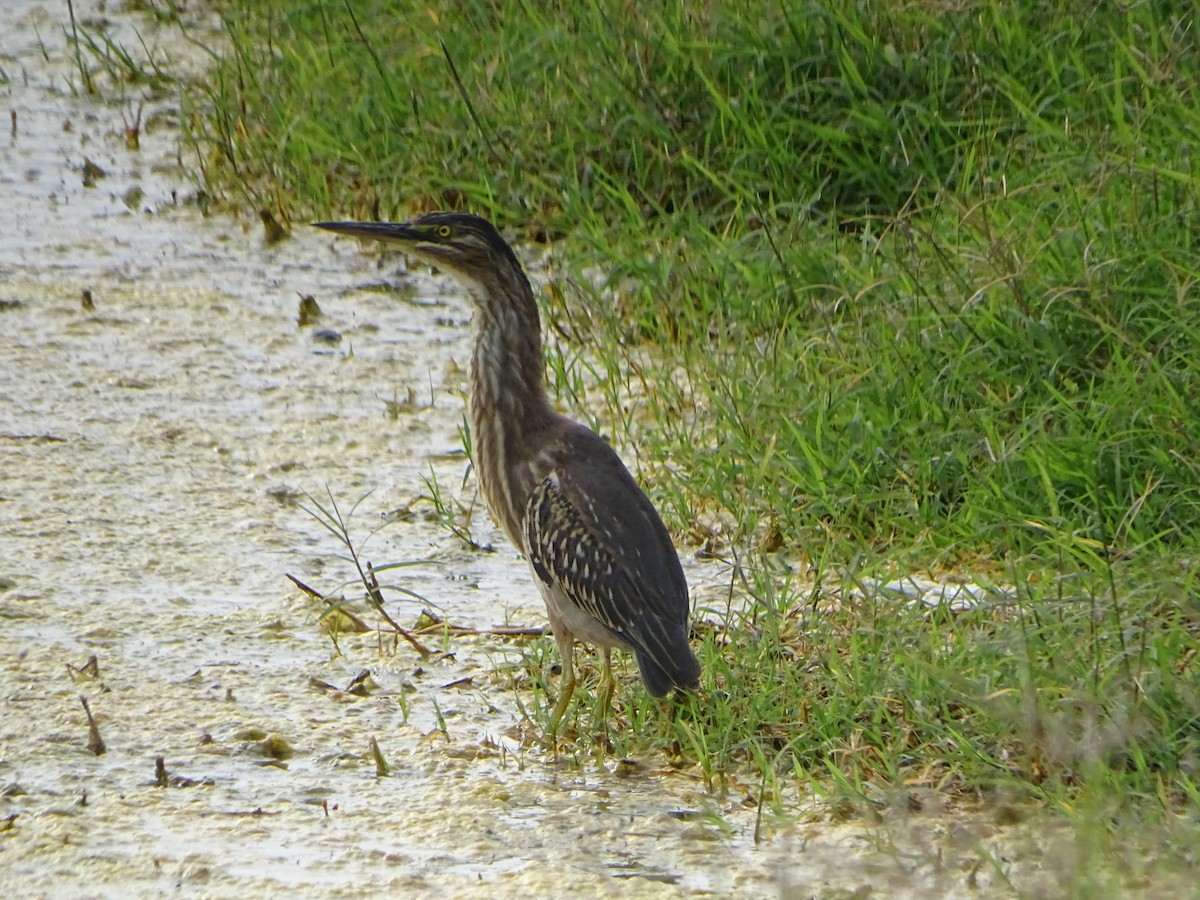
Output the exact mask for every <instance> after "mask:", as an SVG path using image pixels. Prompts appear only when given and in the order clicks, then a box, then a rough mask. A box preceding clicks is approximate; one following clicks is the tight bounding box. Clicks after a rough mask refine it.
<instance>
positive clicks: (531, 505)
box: [315, 212, 700, 734]
mask: <svg viewBox="0 0 1200 900" xmlns="http://www.w3.org/2000/svg"><path fill="white" fill-rule="evenodd" d="M315 224H316V226H317V227H318V228H324V229H326V230H327V231H334V232H337V233H339V234H345V235H352V236H354V237H358V238H373V239H375V240H380V241H388V242H393V243H398V244H400V245H402V246H403V247H404V250H405V252H406V253H407V254H408V255H410V256H412V257H415V258H417V259H420V260H422V261H424V262H427V263H430V264H432V265H433V266H436V267H437V268H438V269H441V270H442V271H445V272H448V273H450V274H451V275H453V276H455V277H456V278H457V279H458V281H459V283H460V284H462V286H463V287H464V288H465V289H466V291H467V293H468V294H469V295H470V297H471V301H472V303H473V305H474V310H475V312H474V328H475V338H474V349H473V351H472V355H471V398H470V403H469V413H470V414H469V421H470V430H471V441H472V445H473V447H474V461H475V466H476V475H477V477H478V479H479V486H480V489H481V491H482V493H483V496H484V499H485V500H486V502H487V505H488V508H489V509H490V510H491V513H492V516H493V517H494V518H495V519H496V522H497V523H498V524H499V525H500V527H501V528H502V529H503V530H504V532H505V534H507V535H508V537H509V540H511V541H512V542H513V543H514V544H515V545H516V546H517V547H519V548H521V549H522V550H523V551H524V552H525V557H526V559H527V560H528V561H529V567H530V568H531V569H532V570H533V574H534V577H535V579H536V581H537V585H538V588H539V589H540V590H541V594H542V599H544V600H545V601H546V611H547V613H548V615H549V619H550V627H551V629H552V630H553V632H554V639H555V642H556V644H557V645H558V650H559V653H560V654H561V655H562V662H563V681H562V688H561V690H560V692H559V697H558V702H557V703H556V704H555V707H554V711H553V713H552V715H551V719H550V732H551V733H552V734H553V733H555V732H557V730H558V725H559V723H560V721H561V720H562V717H563V714H564V713H565V712H566V710H567V706H568V704H569V703H570V700H571V695H572V693H573V691H574V689H575V669H574V665H573V656H574V641H575V639H580V640H583V641H588V642H590V643H592V644H595V645H597V646H599V647H600V648H601V649H602V652H603V657H604V668H603V672H602V675H601V704H602V707H601V708H602V709H605V710H606V709H607V706H608V703H609V701H610V700H611V697H612V692H613V689H614V685H613V680H612V668H611V667H612V648H613V647H620V648H623V649H625V650H628V651H631V652H632V653H633V654H634V656H635V657H636V658H637V662H638V669H639V670H640V672H641V676H642V683H643V684H645V686H646V690H647V691H649V692H650V693H651V694H653V695H654V696H656V697H664V696H666V695H667V694H668V693H669V692H670V691H671V690H672V689H683V690H690V689H694V688H696V687H697V686H698V684H699V680H700V663H699V662H697V660H696V657H695V655H694V654H693V653H692V649H691V647H690V646H689V645H688V612H689V602H688V590H687V582H686V580H685V579H684V575H683V569H682V568H681V567H680V565H679V556H678V554H677V553H676V552H675V547H674V546H673V545H672V543H671V538H670V536H669V535H668V534H667V529H666V527H665V526H664V525H663V523H662V520H661V519H660V518H659V516H658V513H657V512H656V511H655V509H654V506H653V505H652V504H651V503H650V501H649V500H648V499H647V498H646V495H645V494H644V493H642V490H641V489H640V488H639V487H638V485H637V483H636V482H635V481H634V480H633V477H632V476H631V475H630V474H629V470H628V469H626V468H625V465H624V464H623V463H622V462H621V460H620V458H619V457H618V456H617V454H616V453H615V452H614V451H613V449H612V448H611V447H610V446H609V445H608V444H607V443H606V442H605V441H604V440H603V439H602V438H600V437H599V436H598V435H597V434H596V433H595V432H593V431H591V430H590V429H589V428H586V427H584V426H583V425H580V424H579V423H577V422H573V421H571V420H570V419H568V418H566V417H565V416H562V415H559V414H558V413H557V412H555V411H554V409H553V408H552V407H551V404H550V398H549V397H548V396H547V394H546V389H545V386H544V382H543V368H544V366H543V359H542V338H541V323H540V320H539V318H538V309H537V304H536V302H535V301H534V298H533V290H532V289H531V288H530V286H529V279H528V278H527V277H526V275H525V272H524V270H523V269H522V268H521V264H520V263H519V262H518V261H517V257H516V254H514V253H513V251H512V248H511V247H509V245H508V244H507V243H505V241H504V239H503V238H502V237H500V234H499V233H498V232H497V231H496V229H495V228H494V227H492V225H491V224H490V223H489V222H487V221H485V220H484V219H481V218H479V217H478V216H473V215H467V214H464V213H453V212H432V213H426V214H424V215H421V216H418V217H417V218H415V219H412V220H411V221H409V222H404V223H391V222H318V223H315Z"/></svg>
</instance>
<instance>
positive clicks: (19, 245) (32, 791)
mask: <svg viewBox="0 0 1200 900" xmlns="http://www.w3.org/2000/svg"><path fill="white" fill-rule="evenodd" d="M75 10H76V15H77V16H79V17H80V18H81V19H87V18H88V17H98V16H100V15H101V14H102V13H101V9H100V5H99V4H92V5H91V6H90V7H89V5H88V4H85V3H76V4H75ZM103 15H104V16H106V17H107V21H108V25H107V26H106V27H107V28H109V29H110V31H109V33H110V34H112V35H114V37H115V38H116V39H117V40H120V41H121V42H123V43H124V44H125V45H127V46H130V47H136V46H138V45H139V41H144V42H145V44H146V46H147V47H149V48H150V49H151V51H152V52H159V53H162V54H164V55H165V56H167V57H169V56H171V54H176V53H178V54H187V53H189V52H194V49H195V48H194V47H192V48H191V49H190V50H189V47H188V46H187V45H181V44H180V43H179V39H178V36H177V35H174V34H172V33H171V32H170V31H168V30H163V31H159V30H157V29H156V26H155V25H154V24H153V23H151V22H148V21H146V20H143V19H139V18H137V17H136V16H134V15H132V14H123V13H121V12H120V10H116V9H109V8H105V9H104V11H103ZM65 17H66V11H65V4H64V5H63V8H62V9H59V7H58V6H57V5H53V4H42V3H33V2H25V0H22V2H17V3H16V4H15V6H14V7H13V12H12V15H11V17H10V24H9V26H8V31H7V32H6V34H5V36H4V38H3V40H2V42H0V53H2V57H3V66H4V68H5V70H6V71H7V72H8V73H9V76H10V82H9V83H8V84H7V85H6V86H5V90H4V93H5V94H6V99H7V100H8V101H9V105H10V107H11V109H12V111H13V120H12V121H13V128H12V132H11V133H10V134H8V135H7V136H0V168H2V170H3V175H2V176H0V194H2V196H3V198H4V204H5V206H6V219H7V220H8V225H7V226H6V227H5V228H4V229H3V230H2V233H0V347H2V351H0V352H2V354H3V359H2V361H0V894H3V895H4V896H10V897H16V896H22V897H52V896H65V895H67V896H69V895H74V896H81V897H92V896H118V895H119V896H122V897H129V896H158V895H161V894H163V893H166V892H169V891H170V892H178V891H182V892H184V893H185V894H188V895H203V896H250V895H265V894H266V893H268V892H275V891H280V890H283V891H290V892H292V894H293V895H295V896H316V895H320V896H376V895H379V894H382V893H383V892H385V891H390V892H393V893H399V894H401V895H406V894H409V895H418V896H419V895H422V894H437V895H438V896H491V895H500V896H512V895H516V894H518V893H520V894H523V895H525V896H533V897H538V896H554V895H559V894H561V893H563V892H564V891H566V890H567V889H568V887H569V890H570V891H571V893H572V894H574V895H575V896H599V895H601V894H604V895H607V894H608V893H609V892H611V891H613V890H621V891H622V892H623V893H625V894H628V895H631V896H664V897H666V896H681V895H685V894H686V895H691V894H700V895H705V894H707V895H714V896H830V897H834V896H850V895H858V894H857V893H856V892H860V891H864V890H867V891H878V892H881V893H883V894H884V895H887V896H906V895H907V896H931V895H942V894H945V895H954V894H956V893H959V892H962V891H964V890H971V889H974V890H985V891H996V892H1001V893H1003V892H1005V891H1008V890H1010V889H1011V887H1012V885H1013V884H1018V883H1019V884H1022V885H1023V886H1025V885H1027V886H1032V887H1033V889H1035V890H1036V889H1037V888H1038V886H1040V887H1041V888H1042V889H1048V888H1052V887H1053V885H1054V884H1055V883H1056V879H1057V878H1058V877H1059V875H1060V874H1061V873H1062V872H1063V871H1064V869H1065V868H1067V867H1065V866H1064V865H1063V863H1062V859H1061V858H1060V857H1058V856H1057V855H1056V853H1053V852H1048V851H1047V850H1046V848H1047V847H1050V846H1053V845H1055V844H1060V845H1064V846H1065V845H1066V844H1068V843H1069V838H1068V837H1066V836H1065V835H1064V836H1061V842H1060V841H1059V839H1056V838H1055V837H1054V835H1053V834H1052V833H1048V832H1046V831H1041V832H1038V831H1037V830H1036V829H1034V830H1030V829H1025V830H1022V829H1019V828H1005V827H1001V826H1000V825H998V824H996V823H995V822H994V820H993V817H992V816H990V815H988V814H981V815H978V816H970V815H966V814H964V813H956V814H954V815H946V816H942V815H936V814H934V815H928V816H919V815H917V816H908V815H906V814H903V813H902V812H900V811H894V812H892V813H888V814H885V816H884V817H883V818H881V819H878V820H872V821H862V820H857V819H851V820H849V821H838V822H835V821H834V820H833V819H832V817H831V814H830V812H829V810H828V809H827V808H826V807H825V806H824V805H823V804H821V803H820V802H817V801H816V800H814V801H813V802H812V808H811V812H809V813H807V814H803V815H797V816H796V817H794V818H791V819H789V820H788V821H782V822H779V821H774V820H773V819H771V817H770V816H769V815H768V816H766V817H765V819H766V820H765V821H763V820H762V819H760V817H759V815H758V810H757V806H756V803H755V797H754V793H753V790H752V787H751V788H745V787H738V786H736V784H735V786H734V787H733V788H731V789H730V790H728V791H725V792H723V793H720V794H713V793H709V792H708V791H706V789H705V786H704V784H703V782H702V780H701V779H700V777H699V775H698V774H696V773H694V772H690V771H687V770H686V769H685V770H676V769H672V768H669V767H666V766H665V765H662V764H661V761H658V760H643V761H636V763H635V764H633V765H630V764H628V763H625V762H622V761H618V760H612V759H604V758H603V757H599V756H595V755H592V754H585V755H584V758H583V761H582V763H578V762H577V761H576V759H575V758H574V757H571V756H566V755H561V756H560V755H556V754H554V753H551V752H548V751H546V750H544V749H542V748H540V747H538V746H536V745H535V744H530V743H528V742H526V741H523V740H521V739H520V727H521V713H520V708H521V704H522V697H521V696H520V695H519V693H520V690H521V688H520V686H519V685H516V686H514V679H513V677H512V674H511V672H512V665H513V663H514V662H515V661H516V660H517V658H518V656H519V653H520V648H519V646H518V645H516V644H514V642H512V641H508V640H504V639H501V638H498V637H493V636H488V635H486V634H485V635H481V636H448V637H442V636H438V635H434V636H426V637H424V638H422V639H423V640H426V641H427V642H428V643H429V644H430V645H431V648H432V649H434V650H435V652H434V653H433V654H432V655H431V656H430V657H429V658H426V659H422V658H421V657H420V656H418V655H417V654H416V653H415V652H414V651H413V650H412V649H411V648H409V647H408V646H407V645H405V644H403V643H401V644H399V645H398V646H393V645H392V644H391V643H389V642H385V641H383V640H381V639H380V638H379V636H378V635H377V634H375V633H366V634H360V635H353V634H342V635H341V636H340V637H339V638H338V642H337V649H335V646H334V643H333V642H332V641H331V639H330V638H329V637H328V636H327V635H326V634H324V633H323V631H322V627H321V622H320V621H319V620H318V617H319V613H320V609H319V605H318V604H316V603H314V602H313V601H312V600H311V598H309V597H307V596H306V595H305V594H304V593H303V592H301V591H299V590H297V589H295V588H294V586H293V585H292V584H291V583H290V582H289V581H287V579H286V578H285V575H286V574H292V575H294V576H296V577H297V578H299V579H301V580H302V581H304V582H305V583H308V584H311V585H313V586H314V587H317V588H319V589H321V590H329V589H331V588H332V587H334V586H336V585H337V584H339V583H341V582H345V581H348V580H350V579H351V578H352V577H353V569H352V568H351V567H350V565H349V564H348V563H347V562H346V561H345V560H344V559H343V558H342V556H341V554H342V552H343V548H342V547H340V545H339V544H338V543H337V541H336V540H335V539H334V537H333V536H332V535H330V534H329V533H328V532H327V531H326V530H325V529H323V528H322V526H321V525H320V523H319V522H317V521H316V520H315V519H314V518H313V517H312V516H311V515H310V514H308V513H307V512H305V510H304V509H303V505H304V504H305V502H306V501H305V494H306V493H307V494H310V495H313V496H315V497H317V498H322V499H324V498H327V497H328V496H330V495H332V497H334V498H336V499H337V501H338V502H339V504H341V505H342V507H343V508H348V507H350V506H353V505H354V503H355V502H356V501H357V500H359V499H360V498H362V497H364V496H366V495H369V496H368V497H367V499H366V500H365V501H364V502H363V503H362V504H361V505H360V506H359V507H358V509H357V511H356V513H355V517H354V518H352V519H351V523H350V524H351V530H352V533H353V534H354V535H355V536H356V537H357V538H358V539H359V540H360V541H362V540H364V539H365V538H366V536H367V535H368V534H370V533H371V532H372V531H373V530H375V528H376V527H377V526H378V525H379V524H380V523H381V519H380V516H381V515H382V514H383V513H385V512H387V511H391V510H397V509H409V510H413V511H414V512H413V514H411V515H407V516H404V517H402V520H401V521H396V522H394V523H393V524H390V525H388V526H387V527H386V528H384V529H383V530H381V531H379V533H378V534H376V535H374V536H373V537H371V539H370V541H369V542H367V543H366V545H365V549H364V557H365V558H368V559H371V560H373V561H374V562H375V563H377V564H382V563H385V562H392V561H399V560H423V561H424V562H422V564H420V565H415V566H412V567H409V568H405V569H403V570H399V571H400V573H401V574H398V575H395V576H394V578H395V580H397V581H401V582H402V584H403V586H404V587H405V588H407V589H409V590H411V591H413V592H415V593H417V594H420V595H421V596H422V597H425V598H428V600H429V601H430V603H432V604H436V605H437V607H438V608H439V611H440V614H442V615H444V616H445V617H446V619H447V620H449V621H452V622H454V623H455V624H458V625H463V626H467V627H473V628H477V629H481V630H484V631H486V630H487V629H489V628H491V627H492V626H497V625H506V624H516V625H541V624H543V623H544V621H545V617H544V612H543V610H542V609H541V608H540V603H539V600H538V596H537V593H536V591H535V590H534V588H533V585H532V583H531V582H530V580H529V576H528V573H527V570H526V567H525V564H524V562H523V561H522V560H520V559H519V557H518V556H517V554H516V553H515V552H514V551H513V549H512V548H511V547H509V546H507V545H506V544H505V543H504V542H503V539H502V538H501V537H500V536H499V534H498V532H496V531H495V530H494V529H493V528H492V526H491V524H490V523H489V522H487V521H486V518H485V517H484V516H483V514H482V510H481V508H480V511H479V513H478V514H477V515H476V517H475V519H474V521H473V523H472V528H473V530H474V532H475V534H476V535H477V536H478V537H480V538H482V541H481V542H482V543H490V544H492V545H494V546H495V547H496V551H495V552H492V553H484V552H473V551H471V550H469V549H467V548H466V547H464V546H463V545H462V544H461V543H460V542H459V541H457V540H456V539H455V538H454V537H453V536H452V535H450V534H449V533H448V532H447V531H446V530H445V529H444V528H442V527H440V526H439V524H438V522H437V521H436V516H434V515H432V514H430V512H429V509H430V507H429V504H428V503H424V502H422V501H421V500H420V498H421V497H422V495H425V494H427V493H428V491H427V487H426V485H425V482H424V479H425V478H428V477H430V476H432V477H435V478H436V479H437V480H438V482H439V484H442V485H447V486H452V487H453V488H454V489H455V490H457V489H458V486H459V484H460V483H461V481H462V478H463V473H464V470H465V467H466V462H465V459H464V458H463V456H462V454H461V452H460V439H459V430H460V428H461V426H462V422H463V413H462V409H463V407H462V404H463V393H464V387H465V384H464V381H465V376H464V371H463V369H464V366H465V364H466V360H467V342H468V339H469V332H468V327H467V325H468V319H469V314H470V312H469V307H468V305H467V302H466V300H465V299H463V298H461V297H459V296H457V294H456V290H455V288H454V287H453V285H450V284H447V283H436V284H435V283H434V282H432V281H430V280H428V278H426V277H425V276H423V275H420V274H410V273H407V272H406V271H405V269H404V266H403V264H402V263H401V262H400V260H399V258H398V257H395V256H391V257H384V258H381V259H377V258H376V257H374V256H368V255H364V254H362V253H360V252H359V251H358V249H357V248H356V247H355V246H354V245H353V243H351V242H345V241H336V242H335V241H332V240H331V239H329V238H328V237H327V236H324V235H321V234H318V233H311V234H310V233H307V230H298V231H297V233H296V234H295V235H293V236H292V237H290V238H289V239H286V240H282V241H279V242H277V243H274V244H269V243H268V242H267V241H266V240H265V239H264V236H263V233H262V231H261V226H259V224H258V223H257V222H256V221H249V220H248V221H237V220H234V219H231V218H221V217H212V218H209V217H205V216H203V215H202V214H201V212H200V211H199V209H198V208H197V207H196V206H195V205H194V204H192V203H189V202H188V198H189V197H191V196H193V195H194V193H195V190H196V189H195V186H194V185H193V184H191V183H190V182H189V181H188V179H187V177H186V173H185V172H184V171H182V170H181V169H180V167H179V165H178V158H179V153H178V134H177V131H176V129H175V123H176V121H177V109H176V108H175V107H174V106H173V104H172V101H171V99H170V98H169V97H165V98H159V99H156V100H153V101H150V102H145V104H144V110H143V113H142V122H143V128H142V133H141V135H140V147H139V149H137V150H132V149H130V147H129V146H128V142H127V140H126V131H127V129H128V125H129V122H130V116H131V115H132V112H133V108H134V107H135V106H137V105H139V104H142V103H143V101H142V100H140V99H138V98H136V97H134V98H130V99H128V100H127V101H125V102H114V101H108V102H100V101H95V100H88V99H87V98H85V97H80V96H77V95H76V94H75V93H74V92H72V91H71V90H70V89H69V87H68V85H69V83H70V82H69V80H70V78H71V73H72V62H71V55H70V51H69V48H68V44H67V42H66V40H65V32H64V29H65V22H66V18H65ZM192 24H193V25H194V26H195V28H197V29H200V28H202V27H203V24H204V23H203V22H202V21H200V22H196V23H192ZM17 73H20V74H19V75H18V74H17ZM89 163H90V164H91V165H92V166H94V167H95V168H96V169H98V170H99V171H100V172H102V173H103V174H102V175H97V174H96V172H95V171H92V172H90V173H89V171H88V169H87V166H88V164H89ZM307 294H311V295H313V296H314V297H315V298H316V299H317V301H318V303H319V304H320V306H321V308H322V310H323V315H322V317H321V318H320V320H319V321H318V322H316V323H314V324H311V325H308V326H305V327H301V326H300V325H299V324H298V321H297V318H298V308H299V304H300V296H301V295H307ZM85 297H86V298H87V299H86V301H85ZM467 490H468V492H469V491H470V490H471V489H470V488H469V487H468V489H467ZM465 499H466V501H467V502H469V499H470V498H469V497H466V498H465ZM685 566H686V568H687V570H688V577H689V581H690V582H691V583H692V584H693V586H694V588H695V590H696V591H698V592H701V593H703V592H704V591H716V590H719V589H720V588H721V585H722V584H723V583H724V580H725V579H726V577H727V575H726V573H724V572H722V571H721V570H720V569H719V568H713V567H711V566H708V565H704V564H701V563H699V562H697V561H696V560H692V559H685ZM354 590H355V589H354V587H353V586H352V585H351V586H349V587H348V588H347V592H348V593H350V592H353V591H354ZM419 608H420V605H419V604H415V603H414V604H404V603H399V602H398V603H397V604H396V605H394V606H393V607H392V609H391V612H392V614H393V615H394V616H396V617H397V619H399V620H400V621H401V622H402V623H410V622H412V621H414V620H415V619H416V616H417V613H418V612H419ZM338 651H340V652H338ZM93 657H94V662H91V660H92V659H93ZM364 669H366V670H369V673H370V675H369V678H368V679H367V681H366V685H367V686H368V688H369V689H365V690H360V689H358V687H357V684H356V680H357V679H359V676H360V673H361V672H362V671H363V670H364ZM358 683H359V684H361V682H358ZM626 690H627V691H630V692H631V690H632V689H631V688H627V689H626ZM81 698H82V700H86V703H87V707H88V708H89V709H90V712H91V715H92V716H93V717H94V729H93V730H92V731H89V720H88V719H89V717H88V714H87V713H86V712H85V709H84V704H83V702H81ZM525 699H526V700H527V698H525ZM372 739H374V741H375V742H376V743H377V746H378V747H379V750H380V752H381V754H382V755H383V757H384V758H385V759H386V760H387V763H388V765H389V768H390V771H389V774H387V775H386V776H381V775H380V774H379V771H378V768H377V764H376V760H375V758H374V757H373V755H372V753H371V751H370V749H369V748H370V744H371V741H372ZM97 741H102V742H103V745H104V752H102V753H97V752H96V751H97V750H99V744H98V743H97ZM160 758H161V767H160V768H157V769H156V760H158V759H160ZM800 799H801V798H797V804H799V802H800ZM764 826H765V827H764ZM756 828H759V829H760V833H761V835H762V837H763V840H762V841H761V842H758V843H756V842H755V840H754V835H755V832H756Z"/></svg>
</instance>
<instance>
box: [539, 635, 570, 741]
mask: <svg viewBox="0 0 1200 900" xmlns="http://www.w3.org/2000/svg"><path fill="white" fill-rule="evenodd" d="M558 651H559V655H560V656H562V669H563V671H562V685H561V686H560V687H559V689H558V702H557V703H555V704H554V712H552V713H551V714H550V724H549V726H548V727H547V728H546V735H547V737H549V738H550V743H551V744H552V745H553V744H554V739H555V738H556V737H557V736H558V726H559V725H560V724H562V717H563V716H564V715H566V712H567V707H568V706H570V705H571V695H572V694H574V693H575V660H574V658H575V645H574V642H573V641H572V640H571V639H570V638H568V639H566V640H564V641H559V642H558Z"/></svg>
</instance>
